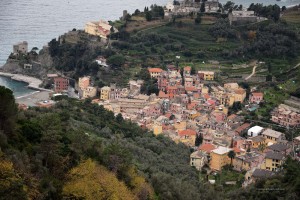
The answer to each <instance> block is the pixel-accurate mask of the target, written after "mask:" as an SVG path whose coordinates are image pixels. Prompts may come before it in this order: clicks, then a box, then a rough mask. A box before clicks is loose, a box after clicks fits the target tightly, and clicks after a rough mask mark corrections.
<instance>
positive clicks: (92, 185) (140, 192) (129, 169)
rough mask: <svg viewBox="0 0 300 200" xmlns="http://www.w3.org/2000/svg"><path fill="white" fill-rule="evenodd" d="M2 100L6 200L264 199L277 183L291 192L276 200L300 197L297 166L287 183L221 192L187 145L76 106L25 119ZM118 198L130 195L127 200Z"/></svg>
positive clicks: (30, 113) (2, 194) (0, 165)
mask: <svg viewBox="0 0 300 200" xmlns="http://www.w3.org/2000/svg"><path fill="white" fill-rule="evenodd" d="M0 94H1V101H0V111H1V112H0V120H1V121H0V122H1V125H3V124H6V125H5V126H4V127H3V126H1V127H0V128H1V130H2V131H1V133H0V138H1V140H0V141H1V142H0V150H1V151H0V171H1V173H0V186H1V187H0V199H62V198H65V199H70V198H71V197H77V198H76V199H78V198H79V199H82V198H83V199H94V198H93V196H92V195H95V193H94V192H93V191H99V193H97V195H99V196H102V195H103V196H114V199H132V197H134V198H136V199H162V200H163V199H178V200H181V199H182V200H189V199H214V200H216V199H232V198H238V196H244V197H245V198H246V199H248V198H251V197H252V198H253V199H261V198H262V197H263V196H264V195H265V194H264V193H265V192H263V190H261V191H260V192H259V193H257V192H253V193H252V192H251V191H253V190H256V189H255V188H268V187H270V185H272V184H274V183H276V184H280V186H281V187H282V188H284V190H282V191H279V192H277V193H274V194H272V196H273V197H274V199H276V198H275V196H277V197H289V199H295V198H294V197H295V195H297V194H298V193H299V191H300V190H299V177H300V176H299V174H300V172H299V168H297V167H296V166H297V165H299V163H298V162H296V161H293V160H288V162H287V164H286V166H285V167H284V169H285V170H284V173H283V174H284V175H283V176H282V177H274V178H273V179H271V180H265V181H264V182H259V183H257V184H256V185H253V186H251V188H250V190H249V188H247V189H245V190H242V189H235V188H230V187H228V186H226V185H223V186H222V185H216V186H213V185H210V184H207V183H205V182H202V181H199V174H198V172H197V171H196V170H195V169H194V168H192V167H190V166H189V154H190V150H189V149H188V148H187V147H186V146H185V145H183V144H175V143H174V142H173V141H171V140H170V139H169V138H166V137H164V136H162V135H160V136H157V137H156V136H154V135H153V134H152V133H149V132H147V131H146V130H143V129H141V128H139V127H138V126H137V125H135V124H133V123H131V122H130V121H125V120H123V118H122V116H121V115H118V116H116V117H114V116H113V113H111V112H109V111H106V110H105V109H103V107H101V106H98V105H94V104H91V103H90V102H89V101H85V102H79V101H75V100H71V99H69V100H62V101H61V102H59V103H57V105H56V106H55V107H53V108H51V109H41V108H31V109H29V110H27V111H17V110H16V106H15V104H14V99H13V96H12V93H11V91H9V90H8V89H4V88H3V87H0ZM100 174H102V175H101V177H102V178H101V179H95V178H96V177H97V176H99V175H100ZM291 174H292V175H291ZM89 177H90V178H89ZM221 186H222V187H221ZM101 188H103V192H101V190H102V189H101ZM105 188H106V189H105ZM116 190H118V191H124V192H122V194H123V195H122V197H118V195H119V193H116ZM274 195H275V196H274ZM298 195H299V194H298ZM126 196H127V197H128V198H125V197H126Z"/></svg>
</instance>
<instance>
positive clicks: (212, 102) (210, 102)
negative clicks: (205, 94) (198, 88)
mask: <svg viewBox="0 0 300 200" xmlns="http://www.w3.org/2000/svg"><path fill="white" fill-rule="evenodd" d="M207 103H209V104H210V105H215V103H216V101H214V100H212V99H209V100H207Z"/></svg>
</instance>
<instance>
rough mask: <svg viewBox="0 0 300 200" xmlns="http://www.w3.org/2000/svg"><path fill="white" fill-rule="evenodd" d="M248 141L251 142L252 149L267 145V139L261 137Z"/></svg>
mask: <svg viewBox="0 0 300 200" xmlns="http://www.w3.org/2000/svg"><path fill="white" fill-rule="evenodd" d="M248 140H250V141H251V144H252V146H251V148H255V149H256V148H258V147H260V146H261V145H267V143H266V138H264V137H262V136H261V135H259V136H255V137H252V138H249V139H248Z"/></svg>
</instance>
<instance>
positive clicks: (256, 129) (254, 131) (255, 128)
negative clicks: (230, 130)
mask: <svg viewBox="0 0 300 200" xmlns="http://www.w3.org/2000/svg"><path fill="white" fill-rule="evenodd" d="M263 130H264V128H263V127H260V126H253V127H252V128H250V129H249V130H248V136H249V137H256V136H258V135H260V134H261V132H262V131H263Z"/></svg>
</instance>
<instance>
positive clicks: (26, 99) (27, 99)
mask: <svg viewBox="0 0 300 200" xmlns="http://www.w3.org/2000/svg"><path fill="white" fill-rule="evenodd" d="M49 93H50V92H48V91H36V92H33V93H31V94H28V95H25V96H22V97H17V98H16V102H17V103H18V104H25V105H26V106H37V105H36V103H37V102H39V101H45V100H49V99H50V98H49Z"/></svg>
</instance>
